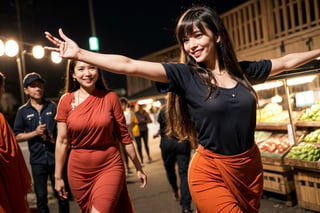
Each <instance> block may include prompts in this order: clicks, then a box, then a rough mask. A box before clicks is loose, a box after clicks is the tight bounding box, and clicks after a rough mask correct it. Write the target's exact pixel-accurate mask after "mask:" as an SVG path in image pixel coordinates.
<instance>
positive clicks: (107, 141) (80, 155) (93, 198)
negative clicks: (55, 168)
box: [56, 90, 133, 213]
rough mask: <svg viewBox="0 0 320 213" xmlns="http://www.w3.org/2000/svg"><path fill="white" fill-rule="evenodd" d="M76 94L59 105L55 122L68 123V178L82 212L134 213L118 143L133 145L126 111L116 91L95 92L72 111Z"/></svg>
mask: <svg viewBox="0 0 320 213" xmlns="http://www.w3.org/2000/svg"><path fill="white" fill-rule="evenodd" d="M73 98H74V93H70V94H67V95H65V96H64V97H63V98H62V99H61V100H60V103H59V104H58V111H57V116H56V120H57V121H63V122H66V123H67V128H68V134H69V136H70V142H71V152H70V156H69V160H68V179H69V184H70V187H71V189H72V193H73V195H74V197H75V199H76V200H77V202H78V204H79V206H80V208H81V210H82V211H83V212H90V210H91V208H92V207H94V208H95V209H97V210H98V211H100V212H108V213H112V212H117V213H122V212H128V213H130V212H133V208H132V205H131V201H130V198H129V194H128V191H127V186H126V179H125V172H124V165H123V161H122V158H121V155H120V151H119V144H118V142H117V141H116V140H115V137H114V135H113V133H115V134H116V135H117V136H116V138H118V139H119V140H120V142H122V143H131V142H132V139H131V137H130V134H129V132H128V130H127V128H126V122H125V118H124V115H123V111H122V108H121V105H120V102H119V99H118V96H117V95H116V94H115V93H114V92H109V93H106V92H104V91H99V90H96V91H95V92H94V93H93V94H91V95H90V96H89V97H88V98H87V99H86V100H85V101H83V102H82V103H81V104H80V105H78V106H77V107H76V108H74V109H72V107H71V103H72V100H73Z"/></svg>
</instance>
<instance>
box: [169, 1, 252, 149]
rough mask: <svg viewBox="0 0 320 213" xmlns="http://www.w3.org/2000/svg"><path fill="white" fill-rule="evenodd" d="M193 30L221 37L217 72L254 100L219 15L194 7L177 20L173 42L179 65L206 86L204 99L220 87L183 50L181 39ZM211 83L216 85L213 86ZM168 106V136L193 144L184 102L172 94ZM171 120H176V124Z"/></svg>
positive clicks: (207, 72) (209, 9) (208, 8)
mask: <svg viewBox="0 0 320 213" xmlns="http://www.w3.org/2000/svg"><path fill="white" fill-rule="evenodd" d="M194 26H196V27H197V28H199V30H200V31H201V32H202V33H203V34H207V33H206V30H205V28H207V29H209V30H210V31H211V32H212V33H213V35H214V36H215V38H218V37H220V42H219V43H217V45H215V46H216V48H217V49H216V52H217V57H218V61H219V69H220V70H226V71H227V72H228V74H229V75H230V76H231V77H232V78H233V79H234V80H236V81H238V82H241V83H243V85H245V86H246V87H247V88H248V89H249V90H250V92H251V93H252V94H253V95H254V96H255V97H257V95H256V92H255V91H254V89H253V88H252V86H251V84H250V82H249V81H248V79H247V77H246V76H245V74H244V72H243V71H242V69H241V67H240V65H239V63H238V60H237V57H236V53H235V51H234V48H233V45H232V42H231V40H230V37H229V34H228V32H227V31H226V29H225V26H224V24H223V21H222V19H221V18H220V17H219V15H218V13H217V12H216V11H214V10H213V9H211V8H210V7H207V6H194V7H192V8H190V9H188V10H187V11H185V12H184V13H183V14H182V16H181V17H180V19H179V21H178V24H177V26H176V39H177V41H178V44H179V48H180V62H181V63H185V64H188V65H190V66H192V67H194V68H195V70H197V73H198V74H199V76H200V77H201V79H203V81H204V82H205V83H206V85H207V88H208V94H207V98H209V97H210V95H211V94H212V93H215V94H216V95H217V94H218V93H219V87H217V86H216V83H217V81H216V79H215V77H214V75H213V74H212V72H211V70H210V69H209V68H208V67H206V65H205V64H204V63H197V62H196V61H195V60H194V58H192V57H191V56H190V55H189V54H188V53H187V52H186V51H185V49H184V38H185V37H186V36H188V35H192V34H193V29H194ZM211 82H215V83H214V84H212V83H211ZM167 104H168V107H167V109H168V111H167V114H168V116H167V118H169V120H168V121H167V122H168V128H167V133H168V134H169V135H170V134H173V133H176V134H178V136H179V138H180V139H183V138H186V137H190V139H191V140H193V139H192V138H194V136H195V135H197V133H196V130H195V128H194V126H193V124H192V122H191V119H190V115H189V112H188V109H187V105H186V103H185V100H184V99H183V98H181V97H180V96H179V95H177V94H175V93H171V94H170V95H169V98H168V103H167ZM170 118H175V119H176V120H174V119H170ZM182 127H183V128H182ZM191 142H192V146H193V147H196V142H195V141H191Z"/></svg>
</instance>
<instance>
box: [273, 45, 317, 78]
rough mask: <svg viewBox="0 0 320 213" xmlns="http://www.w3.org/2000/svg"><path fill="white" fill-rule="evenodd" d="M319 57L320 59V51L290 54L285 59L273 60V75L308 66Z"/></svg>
mask: <svg viewBox="0 0 320 213" xmlns="http://www.w3.org/2000/svg"><path fill="white" fill-rule="evenodd" d="M317 57H320V49H315V50H311V51H307V52H299V53H290V54H287V55H285V56H283V57H280V58H276V59H272V60H271V61H272V71H271V75H276V74H278V73H280V72H282V71H286V70H290V69H294V68H296V67H299V66H302V65H303V64H306V63H308V62H310V61H312V60H314V59H316V58H317Z"/></svg>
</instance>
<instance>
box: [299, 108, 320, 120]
mask: <svg viewBox="0 0 320 213" xmlns="http://www.w3.org/2000/svg"><path fill="white" fill-rule="evenodd" d="M319 120H320V104H314V105H312V106H311V107H309V108H307V109H306V111H305V112H304V113H303V114H302V115H301V116H300V118H299V121H319Z"/></svg>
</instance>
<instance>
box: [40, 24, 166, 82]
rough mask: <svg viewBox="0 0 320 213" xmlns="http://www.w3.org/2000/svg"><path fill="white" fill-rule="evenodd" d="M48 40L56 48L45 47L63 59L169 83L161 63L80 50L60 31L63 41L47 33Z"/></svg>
mask: <svg viewBox="0 0 320 213" xmlns="http://www.w3.org/2000/svg"><path fill="white" fill-rule="evenodd" d="M45 35H46V38H47V39H48V40H49V41H51V42H52V43H53V44H54V45H55V46H56V47H45V49H47V50H51V51H56V52H59V53H60V56H61V57H63V58H72V59H75V60H79V61H84V62H86V63H90V64H93V65H96V66H98V67H99V68H101V69H102V70H107V71H110V72H113V73H117V74H123V75H131V76H138V77H142V78H146V79H149V80H153V81H158V82H163V83H167V82H168V78H167V75H166V72H165V69H164V67H163V66H162V65H161V64H160V63H156V62H147V61H141V60H134V59H131V58H128V57H125V56H121V55H111V54H101V53H97V52H92V51H88V50H84V49H82V48H80V47H79V46H78V45H77V44H76V43H75V42H74V41H73V40H71V39H70V38H68V37H67V36H66V35H65V34H64V33H63V32H62V29H59V35H60V37H61V39H59V38H57V37H54V36H53V35H52V34H50V33H49V32H45Z"/></svg>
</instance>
